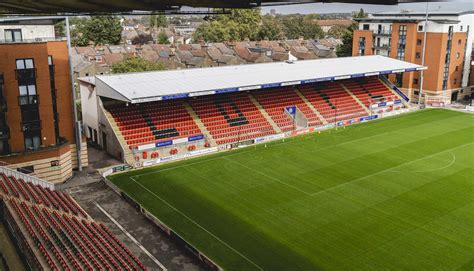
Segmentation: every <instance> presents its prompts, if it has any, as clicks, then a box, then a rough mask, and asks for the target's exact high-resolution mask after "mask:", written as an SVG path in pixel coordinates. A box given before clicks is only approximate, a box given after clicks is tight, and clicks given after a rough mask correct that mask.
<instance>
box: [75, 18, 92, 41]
mask: <svg viewBox="0 0 474 271" xmlns="http://www.w3.org/2000/svg"><path fill="white" fill-rule="evenodd" d="M86 25H87V20H85V19H77V20H75V21H74V23H73V24H72V23H71V44H72V46H87V45H89V37H88V30H87V26H86Z"/></svg>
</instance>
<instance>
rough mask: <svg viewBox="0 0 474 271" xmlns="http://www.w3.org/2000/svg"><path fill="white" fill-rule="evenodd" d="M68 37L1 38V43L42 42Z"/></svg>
mask: <svg viewBox="0 0 474 271" xmlns="http://www.w3.org/2000/svg"><path fill="white" fill-rule="evenodd" d="M65 40H66V37H38V38H34V39H19V40H8V39H0V44H17V43H41V42H48V41H65Z"/></svg>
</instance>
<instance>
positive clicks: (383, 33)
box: [374, 30, 392, 36]
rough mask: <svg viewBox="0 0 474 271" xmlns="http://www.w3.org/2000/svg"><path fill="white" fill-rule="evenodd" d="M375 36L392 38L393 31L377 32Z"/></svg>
mask: <svg viewBox="0 0 474 271" xmlns="http://www.w3.org/2000/svg"><path fill="white" fill-rule="evenodd" d="M374 35H375V36H391V35H392V31H390V30H375V31H374Z"/></svg>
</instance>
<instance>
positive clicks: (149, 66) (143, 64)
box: [112, 57, 166, 73]
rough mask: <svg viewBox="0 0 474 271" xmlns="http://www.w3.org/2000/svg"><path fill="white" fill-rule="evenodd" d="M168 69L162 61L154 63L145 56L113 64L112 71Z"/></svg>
mask: <svg viewBox="0 0 474 271" xmlns="http://www.w3.org/2000/svg"><path fill="white" fill-rule="evenodd" d="M161 70H166V65H165V64H164V63H162V62H157V63H153V62H150V61H147V60H145V59H143V58H139V57H132V58H127V59H125V60H122V61H120V62H118V63H115V64H114V65H112V73H127V72H146V71H161Z"/></svg>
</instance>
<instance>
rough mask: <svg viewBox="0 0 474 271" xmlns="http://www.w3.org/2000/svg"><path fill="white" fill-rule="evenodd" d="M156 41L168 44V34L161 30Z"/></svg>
mask: <svg viewBox="0 0 474 271" xmlns="http://www.w3.org/2000/svg"><path fill="white" fill-rule="evenodd" d="M158 43H159V44H169V43H170V41H169V40H168V36H167V35H166V33H165V31H161V32H160V33H158Z"/></svg>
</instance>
